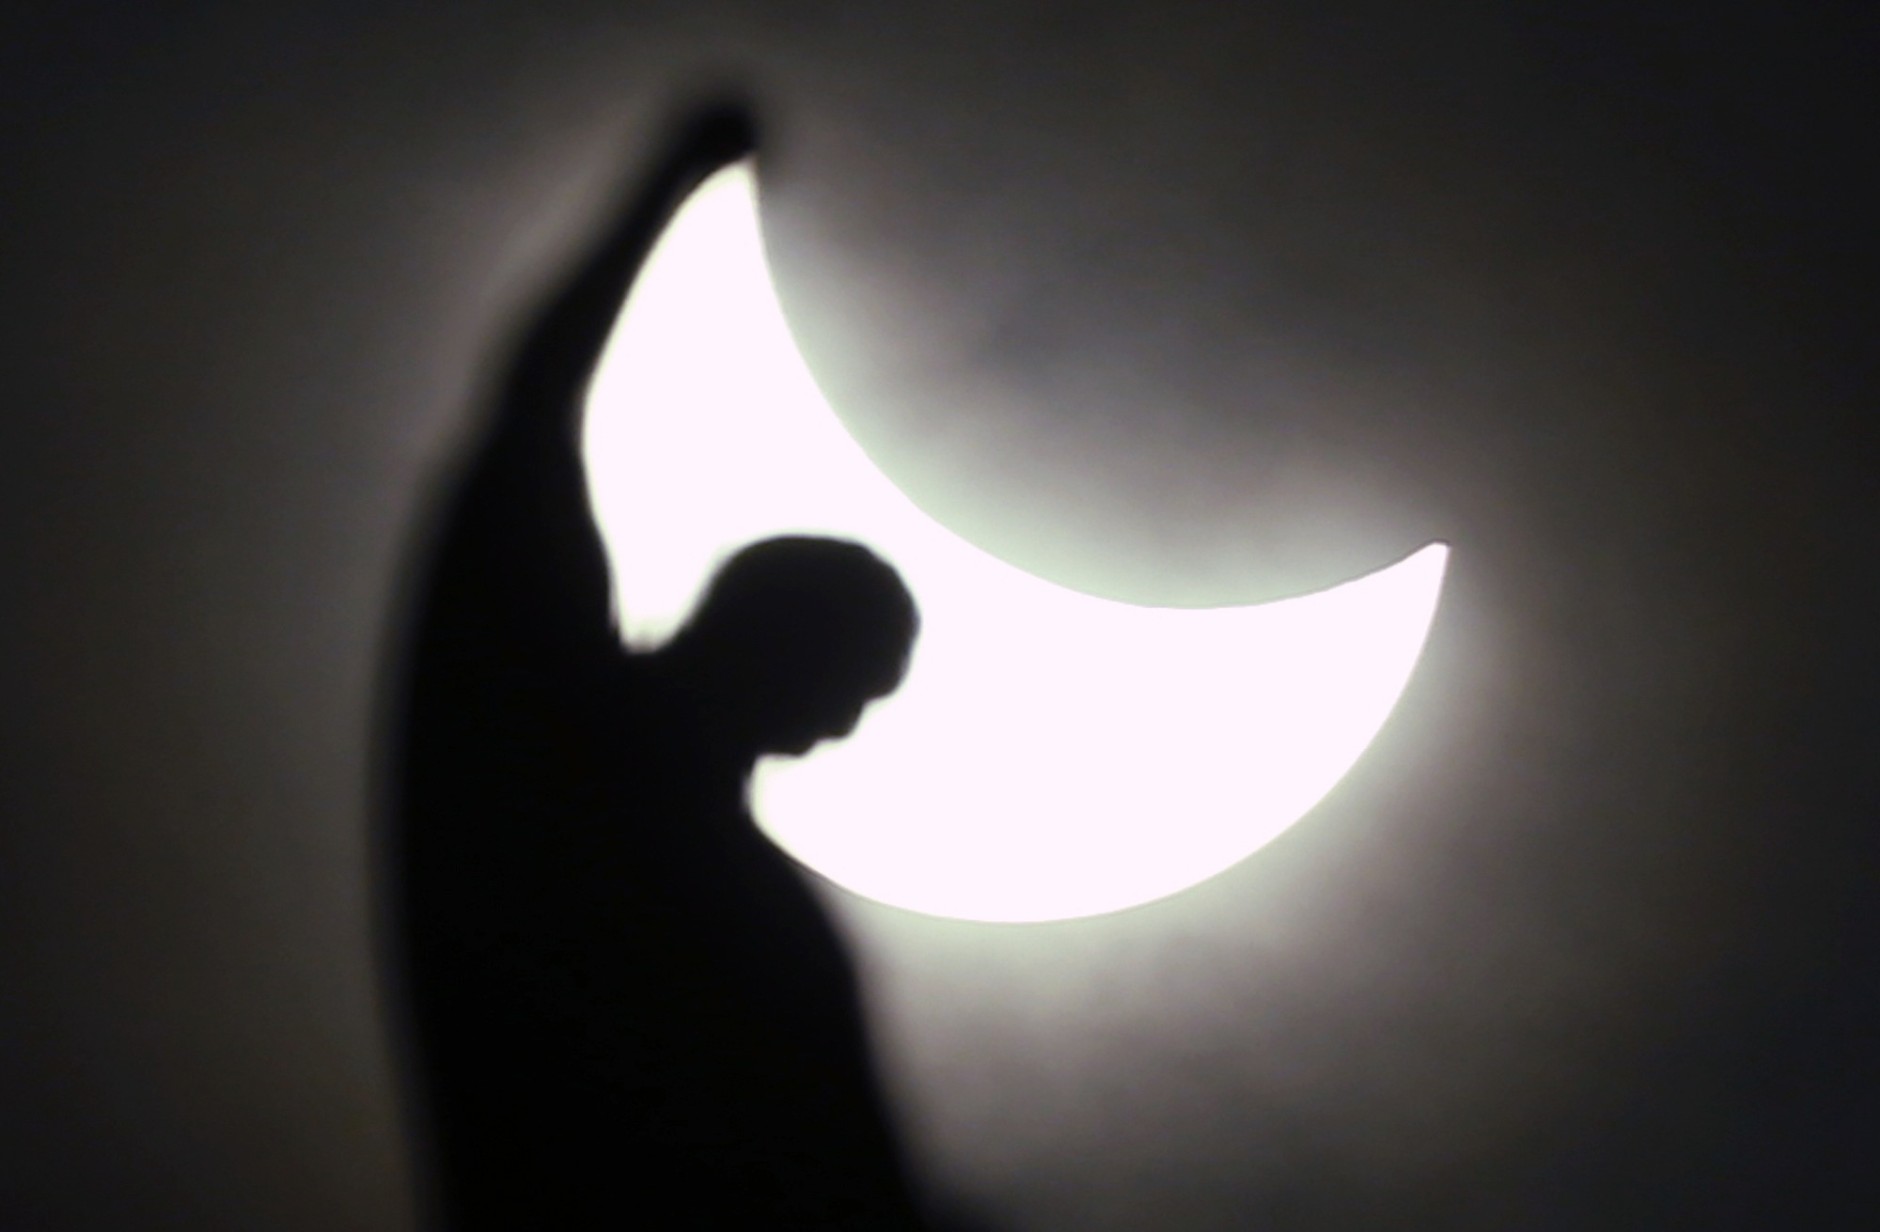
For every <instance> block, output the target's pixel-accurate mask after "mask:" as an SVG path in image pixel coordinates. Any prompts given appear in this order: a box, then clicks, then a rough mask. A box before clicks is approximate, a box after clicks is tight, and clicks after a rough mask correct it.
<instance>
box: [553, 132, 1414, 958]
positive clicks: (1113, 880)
mask: <svg viewBox="0 0 1880 1232" xmlns="http://www.w3.org/2000/svg"><path fill="white" fill-rule="evenodd" d="M583 446H584V449H585V453H586V458H587V464H588V471H589V476H590V489H591V493H592V501H593V506H594V511H595V516H596V519H597V521H598V522H599V525H600V528H601V532H602V535H603V538H604V539H605V541H606V544H607V549H608V553H609V557H610V560H611V564H612V568H613V573H614V593H615V609H616V614H617V619H618V623H619V626H620V631H621V635H622V638H623V640H624V641H625V642H626V644H627V645H628V646H629V647H631V648H633V649H635V650H651V649H655V648H657V647H658V646H659V645H661V644H662V643H663V642H664V641H665V640H666V639H667V638H669V637H670V636H671V635H672V634H673V632H674V631H676V630H677V629H678V628H679V627H680V625H681V624H682V623H683V622H684V620H685V619H686V617H687V616H688V615H689V613H690V611H691V609H692V606H693V604H694V603H695V602H696V600H697V598H698V596H699V595H700V593H701V592H702V590H703V588H704V586H705V584H706V583H707V581H709V579H710V577H711V575H712V573H713V572H714V571H715V569H716V568H717V566H718V565H719V564H720V563H722V562H723V561H724V560H725V559H726V558H727V557H728V556H729V555H730V554H731V553H732V552H735V551H736V550H737V549H738V548H740V547H742V546H744V545H745V544H748V543H751V542H753V541H755V540H759V539H764V538H768V537H771V536H774V535H780V534H821V535H829V536H833V537H838V538H848V539H855V540H858V541H861V542H863V543H866V544H867V545H869V546H870V547H872V548H873V549H874V550H876V551H877V552H879V553H880V554H881V555H883V556H884V557H885V558H887V559H888V560H889V561H891V562H892V563H893V564H894V565H895V566H896V567H897V568H899V569H900V570H901V572H902V575H903V577H904V578H905V580H906V582H907V584H908V586H909V588H910V589H911V590H912V591H913V593H914V596H915V599H916V601H917V602H918V603H919V605H920V609H921V619H922V631H921V637H920V640H919V642H918V643H917V645H916V647H915V650H914V657H913V660H912V663H911V666H910V669H909V672H908V676H907V679H906V681H905V683H904V684H903V685H902V687H901V689H900V690H899V691H897V692H896V693H895V694H893V695H892V696H890V697H888V698H886V699H883V700H882V701H880V702H877V703H876V704H874V705H873V706H872V707H871V708H870V709H869V711H868V713H867V715H866V716H865V717H864V719H863V721H862V723H861V725H860V726H859V727H858V729H857V730H856V732H855V734H854V735H853V736H851V737H849V738H847V739H846V740H842V741H839V742H831V743H825V744H823V745H820V746H818V747H817V748H815V749H813V750H811V751H810V752H809V753H808V754H806V755H805V756H803V757H800V758H766V759H764V760H763V761H762V762H761V763H760V764H759V766H758V768H757V771H756V773H755V775H754V778H753V781H752V807H753V810H754V812H755V813H756V815H757V818H758V820H759V823H760V824H761V825H762V826H763V827H764V829H765V830H766V832H768V833H769V834H770V835H771V837H772V838H773V839H774V840H775V841H776V842H777V843H778V844H779V845H780V846H782V847H783V848H784V849H785V850H786V851H788V852H789V853H790V854H792V855H793V856H795V857H796V858H797V859H798V860H800V861H802V862H803V863H804V864H806V865H808V866H809V867H810V868H813V869H815V870H816V871H818V872H820V873H821V874H823V875H824V876H826V877H828V878H829V879H830V880H831V881H834V882H836V883H837V884H839V885H841V886H844V887H846V888H847V889H849V890H852V891H854V892H855V893H857V894H860V895H862V896H864V897H866V898H870V899H874V900H876V901H879V902H884V903H888V904H890V905H893V906H897V907H902V908H906V909H909V910H913V911H918V912H923V913H927V914H931V915H938V916H945V917H954V918H961V919H971V920H984V921H1039V920H1051V919H1066V918H1073V917H1079V916H1088V915H1096V914H1101V913H1104V912H1110V911H1116V910H1120V909H1122V908H1126V907H1130V906H1134V905H1137V904H1140V903H1144V902H1148V901H1152V900H1154V899H1157V898H1161V897H1165V896H1167V895H1170V894H1173V893H1176V892H1178V891H1180V890H1182V889H1185V888H1187V887H1188V886H1191V885H1194V884H1196V883H1198V882H1200V881H1203V880H1205V879H1207V878H1209V877H1211V876H1213V875H1215V874H1217V873H1219V872H1221V871H1223V870H1225V869H1226V868H1228V867H1230V866H1232V865H1234V864H1236V863H1238V862H1239V861H1241V860H1243V859H1245V858H1246V857H1247V856H1249V855H1251V854H1252V853H1253V852H1255V851H1257V850H1258V849H1259V848H1260V847H1262V846H1264V845H1265V844H1266V843H1268V842H1270V841H1271V840H1272V839H1274V838H1275V837H1277V836H1278V835H1279V834H1281V833H1282V832H1284V831H1285V830H1286V829H1287V828H1288V827H1289V826H1291V825H1292V824H1293V823H1294V822H1296V821H1297V820H1298V819H1299V818H1300V817H1302V816H1303V815H1305V814H1306V813H1307V812H1308V811H1310V810H1311V808H1312V807H1313V806H1314V805H1315V804H1317V803H1318V801H1319V800H1320V799H1322V798H1323V797H1324V796H1325V794H1326V793H1327V792H1329V791H1330V790H1331V789H1332V787H1333V786H1334V785H1336V783H1337V782H1338V780H1339V779H1340V778H1342V777H1343V776H1344V774H1345V773H1346V771H1348V770H1349V769H1350V768H1351V766H1352V765H1353V763H1354V762H1356V760H1357V759H1358V757H1359V756H1360V755H1361V754H1362V753H1363V751H1364V749H1365V748H1366V747H1367V746H1368V745H1369V744H1370V742H1371V740H1372V738H1373V737H1374V736H1375V735H1376V734H1377V732H1378V731H1379V729H1380V728H1381V727H1382V726H1383V724H1384V721H1385V719H1386V718H1387V717H1388V716H1389V714H1390V711H1391V709H1392V707H1393V706H1394V705H1395V704H1396V701H1397V699H1398V697H1399V696H1400V695H1401V693H1402V692H1403V689H1404V687H1405V686H1406V684H1407V683H1408V681H1409V678H1410V674H1411V671H1412V669H1413V668H1414V667H1415V665H1416V661H1417V658H1418V656H1419V655H1420V654H1421V652H1422V648H1423V644H1424V641H1425V639H1426V637H1427V635H1428V632H1429V628H1430V624H1431V621H1432V620H1433V619H1434V616H1435V611H1436V603H1437V598H1438V595H1439V593H1440V591H1441V589H1442V581H1443V573H1444V568H1445V565H1446V562H1447V557H1448V549H1447V548H1446V547H1445V546H1443V545H1441V544H1430V545H1428V546H1426V547H1424V548H1422V549H1420V550H1419V551H1417V552H1415V553H1413V554H1412V555H1410V556H1409V557H1407V558H1406V559H1404V560H1402V561H1399V562H1397V563H1396V564H1395V565H1392V566H1390V567H1388V568H1385V569H1382V570H1380V571H1378V572H1376V573H1373V574H1370V575H1368V576H1366V577H1363V578H1359V579H1357V580H1354V581H1351V582H1347V583H1345V584H1343V585H1340V586H1337V587H1334V588H1332V589H1330V590H1326V591H1322V592H1319V593H1316V594H1311V595H1305V596H1300V597H1297V598H1292V599H1286V600H1281V601H1278V602H1274V603H1267V604H1261V605H1257V606H1248V607H1226V608H1206V609H1178V608H1158V607H1146V606H1139V605H1135V604H1129V603H1122V602H1118V601H1115V600H1111V599H1105V598H1101V597H1098V596H1094V595H1089V594H1084V593H1081V592H1078V591H1074V590H1070V589H1068V588H1065V587H1062V586H1059V585H1056V584H1054V583H1052V582H1049V581H1046V580H1044V579H1042V578H1039V577H1037V576H1035V575H1033V574H1030V573H1027V572H1025V571H1023V570H1021V569H1018V568H1017V567H1015V566H1012V565H1010V564H1007V563H1006V562H1004V561H1001V560H999V559H998V558H996V557H994V556H992V555H990V554H988V553H986V552H984V551H982V550H980V549H979V548H977V547H975V546H974V545H972V544H970V543H968V542H966V541H965V540H964V539H962V538H960V537H959V536H958V535H956V534H954V533H953V532H951V531H949V530H948V529H946V528H945V527H944V526H941V525H940V524H939V523H937V522H935V521H934V520H933V519H932V518H931V517H929V516H928V515H927V514H926V513H924V512H923V511H922V510H921V509H919V508H918V507H917V506H916V505H915V504H914V503H913V502H912V501H911V500H910V499H909V498H908V497H907V496H906V495H905V494H903V493H902V492H901V490H900V489H899V488H898V487H896V486H895V485H894V483H893V482H892V481H891V480H890V479H888V477H887V476H886V475H885V474H883V473H882V471H881V469H880V468H879V467H878V466H876V465H875V463H874V462H873V461H872V460H871V459H870V458H869V457H868V456H867V454H866V453H865V452H864V451H863V450H862V448H861V446H860V445H859V444H858V443H857V442H856V441H855V439H854V437H853V436H852V435H850V433H849V432H848V430H847V429H846V428H845V427H844V425H843V424H842V422H841V421H840V420H839V419H838V418H837V416H836V415H835V413H834V411H833V410H832V409H831V407H830V405H829V402H828V400H827V399H826V398H825V397H824V396H823V394H822V391H821V390H820V389H819V388H818V386H817V384H816V381H815V378H814V377H813V376H812V375H811V374H810V371H809V369H808V367H807V365H806V364H805V362H804V360H803V357H802V354H801V352H800V351H799V349H798V347H797V345H796V340H795V338H794V337H793V336H792V334H791V331H790V329H789V326H788V324H787V322H786V320H785V318H784V315H783V311H782V308H781V306H780V304H779V303H778V300H777V295H776V291H775V288H774V286H773V284H772V280H771V275H770V269H769V263H768V261H767V260H766V257H765V253H764V246H763V238H762V231H761V226H760V223H759V219H758V203H757V185H756V176H755V172H754V168H753V166H752V163H751V162H750V161H749V160H746V161H744V162H740V163H735V164H732V165H730V166H728V167H725V168H723V169H721V170H719V171H718V172H716V173H715V174H714V175H712V176H711V177H710V178H708V179H707V180H706V181H705V182H704V183H703V184H702V185H701V186H700V188H699V189H698V190H697V192H696V193H695V194H694V195H693V196H692V197H691V198H689V199H688V200H687V201H686V203H685V204H684V205H683V206H682V207H681V208H680V210H679V211H678V213H677V214H676V215H675V217H674V218H673V220H672V222H671V224H670V225H669V227H668V228H667V230H666V232H665V233H664V235H663V236H662V237H661V239H660V240H659V242H658V243H657V244H656V245H655V247H654V249H653V251H652V252H651V254H650V255H649V257H648V260H647V262H646V265H645V267H644V268H643V269H642V270H641V272H640V275H639V278H638V280H637V281H636V283H635V285H634V288H633V291H632V293H631V294H630V296H629V297H628V300H627V303H626V305H625V307H624V308H623V311H622V313H621V316H620V319H619V321H618V323H617V324H616V326H615V329H614V332H613V335H612V337H611V338H610V340H609V343H608V346H607V348H606V351H605V353H604V355H603V358H602V362H601V365H600V368H599V370H598V371H597V373H596V375H595V379H594V381H593V384H592V386H591V388H590V391H589V400H588V407H587V416H586V426H585V436H584V441H583Z"/></svg>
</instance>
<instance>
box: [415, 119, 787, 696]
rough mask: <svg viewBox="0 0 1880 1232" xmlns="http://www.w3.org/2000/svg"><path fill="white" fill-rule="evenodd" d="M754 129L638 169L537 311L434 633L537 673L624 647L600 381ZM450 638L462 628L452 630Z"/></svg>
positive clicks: (705, 138) (473, 490)
mask: <svg viewBox="0 0 1880 1232" xmlns="http://www.w3.org/2000/svg"><path fill="white" fill-rule="evenodd" d="M752 142H753V136H752V128H751V125H750V123H749V121H748V119H747V118H746V116H745V115H744V114H743V113H742V112H739V111H732V110H728V109H721V110H715V111H711V112H708V113H706V114H704V115H702V116H701V117H699V118H697V119H695V120H693V121H692V122H691V123H689V124H687V125H685V126H684V128H683V129H682V130H681V131H680V132H679V133H678V135H677V138H676V140H673V141H671V142H670V143H669V144H668V147H667V150H666V152H665V154H664V155H663V156H662V158H661V161H660V163H659V164H658V165H657V166H656V168H655V169H654V170H653V172H652V174H651V175H650V176H645V175H642V176H636V177H634V180H633V183H631V184H630V185H628V186H627V191H626V192H624V193H623V194H622V196H621V199H620V204H619V205H618V206H617V207H616V212H615V214H614V215H613V217H612V218H611V219H609V220H608V223H607V227H606V230H605V231H604V232H603V233H602V234H601V235H600V236H599V237H598V239H597V240H596V241H595V242H594V243H592V244H591V246H590V247H589V248H588V249H587V251H586V253H585V254H584V255H583V256H582V258H581V260H580V261H579V263H578V265H577V266H576V267H575V269H574V270H573V272H572V273H571V274H570V275H568V276H567V277H565V278H564V279H563V280H562V281H561V282H560V283H559V285H557V286H555V287H554V288H553V289H552V291H551V293H550V295H549V296H548V297H547V298H546V300H545V301H544V302H543V304H542V305H541V307H540V308H539V309H538V310H537V311H535V312H533V313H531V314H530V315H529V317H528V320H529V325H528V327H527V329H526V331H525V332H524V333H523V334H522V336H521V337H520V338H519V339H518V340H517V343H516V345H515V349H514V350H513V352H512V353H511V358H510V359H509V362H508V364H507V367H506V369H505V371H504V375H503V377H502V382H501V384H500V386H499V387H498V391H497V402H496V405H495V407H494V410H493V415H492V420H491V422H490V423H489V424H488V425H487V426H486V427H485V428H484V429H483V432H482V438H481V439H480V440H479V441H478V442H477V444H476V445H475V447H474V448H473V450H472V452H471V456H470V459H469V462H468V466H467V470H466V471H465V473H464V474H463V476H462V478H461V481H460V483H459V484H458V485H457V486H456V488H455V490H454V491H453V492H451V493H450V495H449V496H448V497H447V498H446V499H447V501H448V503H449V508H448V510H447V516H446V519H445V525H446V526H447V530H446V532H445V534H446V536H447V537H446V540H445V541H444V542H441V543H439V544H437V545H436V548H437V550H436V555H435V556H434V557H433V566H432V572H431V576H430V577H429V578H428V579H427V580H426V587H425V589H426V594H425V596H424V610H423V611H422V613H421V614H420V621H421V622H422V623H423V625H424V626H425V627H424V629H423V634H424V638H425V640H429V641H432V642H435V641H436V640H437V639H438V638H439V637H440V635H444V634H446V633H448V632H449V631H446V630H442V629H439V628H437V627H435V626H436V624H437V621H438V620H440V619H448V618H449V617H450V616H451V614H453V613H455V614H462V615H464V616H466V617H468V618H470V619H472V620H473V621H474V625H475V627H474V628H466V629H463V630H460V631H457V632H459V633H461V634H462V636H463V638H464V639H466V640H468V641H469V642H474V643H478V645H476V646H474V647H473V646H470V645H464V646H461V647H460V648H461V649H463V650H465V651H467V652H471V653H474V654H476V656H477V657H478V658H479V659H482V658H483V657H484V656H485V655H486V654H494V655H497V656H500V657H501V658H502V659H503V660H504V661H505V662H510V663H517V664H525V663H526V664H528V665H529V667H530V670H532V671H543V672H548V673H555V674H559V673H562V672H566V671H577V672H586V671H587V670H589V669H590V667H591V665H592V664H593V662H594V661H595V658H596V656H602V655H611V654H614V653H618V639H617V636H616V634H615V632H614V627H613V620H612V610H611V601H610V590H611V588H610V584H609V575H608V567H607V559H606V555H605V551H604V549H603V546H602V543H601V538H600V532H599V530H598V528H597V527H596V525H595V522H594V517H593V512H592V509H591V507H590V505H589V500H588V489H587V476H586V467H585V463H584V460H583V458H582V452H581V431H582V416H583V411H584V405H585V402H586V396H587V390H588V385H589V382H590V381H591V380H592V378H593V375H594V370H595V368H596V366H597V364H598V363H599V360H600V356H601V352H602V350H603V348H604V347H605V346H606V343H607V339H608V336H609V335H610V333H611V332H612V330H613V327H614V322H615V319H616V318H617V317H618V315H619V313H620V309H621V305H622V303H623V302H624V300H625V298H626V294H627V290H628V287H629V286H630V284H631V283H632V281H633V278H634V275H635V274H636V272H637V271H638V269H639V267H640V265H641V263H642V261H643V260H644V259H645V256H646V254H647V252H648V250H649V249H650V248H651V246H652V243H653V241H654V240H655V239H656V238H657V236H658V235H659V232H660V230H661V228H662V227H663V226H664V224H665V222H666V220H667V218H668V217H669V216H670V215H671V213H672V212H673V210H675V209H676V208H677V207H678V205H679V203H680V202H681V201H683V200H684V199H685V197H686V196H687V195H688V194H689V193H690V192H691V190H692V189H693V187H694V186H696V184H697V183H698V181H699V180H701V179H702V178H704V177H705V176H706V175H708V174H710V173H711V172H712V171H714V170H716V169H717V168H718V167H721V166H723V165H724V164H725V163H726V162H729V161H731V160H733V159H736V158H738V157H741V156H743V155H744V154H747V153H748V152H749V151H750V149H751V147H752ZM443 641H444V642H445V643H447V644H453V643H457V642H458V641H459V638H458V637H456V636H444V637H443Z"/></svg>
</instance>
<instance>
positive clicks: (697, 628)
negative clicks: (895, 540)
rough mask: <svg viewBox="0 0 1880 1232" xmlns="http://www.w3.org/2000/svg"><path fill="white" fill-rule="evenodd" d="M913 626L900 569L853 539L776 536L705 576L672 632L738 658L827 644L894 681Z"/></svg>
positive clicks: (916, 624)
mask: <svg viewBox="0 0 1880 1232" xmlns="http://www.w3.org/2000/svg"><path fill="white" fill-rule="evenodd" d="M919 629H920V612H919V609H918V608H917V607H916V606H915V603H914V597H913V595H912V594H910V593H909V592H908V589H907V586H906V584H905V583H903V582H902V581H901V576H900V574H899V573H897V572H896V571H895V569H894V567H893V566H892V565H890V564H888V562H887V561H885V560H883V559H881V557H879V556H877V555H876V554H875V553H874V552H872V551H870V550H869V549H868V548H866V547H864V546H862V545H861V544H859V543H855V542H852V541H850V540H845V539H826V538H819V537H815V536H808V535H788V536H779V537H777V538H773V539H765V540H762V541H761V542H758V543H754V544H751V545H750V546H749V547H746V548H743V549H741V550H740V551H738V552H737V553H735V554H734V555H733V556H732V557H731V558H730V559H729V560H727V561H726V562H725V563H724V564H723V565H722V566H721V567H720V568H719V570H718V572H717V574H716V575H715V576H714V577H713V578H712V581H711V584H710V585H709V586H708V587H707V588H706V591H705V595H704V597H703V599H702V600H701V601H700V603H699V607H698V610H697V612H696V614H695V615H694V616H693V618H692V620H691V621H690V622H689V623H688V624H687V625H686V627H685V629H684V630H683V631H682V632H681V633H680V638H679V640H681V641H683V642H685V643H687V644H688V646H689V647H690V648H693V649H696V650H699V651H701V652H707V651H708V652H710V653H714V654H725V653H730V654H736V655H738V656H740V657H748V656H752V655H757V656H766V657H768V656H781V655H789V654H791V653H792V651H793V650H794V649H796V648H801V649H804V650H808V651H811V652H812V653H819V654H826V653H827V648H829V647H830V646H832V645H835V646H840V647H842V648H843V650H844V652H845V656H847V655H852V656H853V661H854V662H855V664H856V665H857V666H867V667H868V668H869V670H871V671H875V670H879V671H880V672H881V673H882V674H883V675H884V676H886V675H887V674H888V673H889V672H890V671H891V672H892V673H893V674H892V677H891V678H890V679H889V680H888V681H887V683H888V684H889V685H892V683H894V682H895V681H897V680H898V679H899V675H900V672H901V670H902V669H903V668H904V667H905V664H906V659H907V654H908V651H909V648H910V647H911V646H912V644H913V641H914V637H915V635H916V634H917V633H918V632H919Z"/></svg>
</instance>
